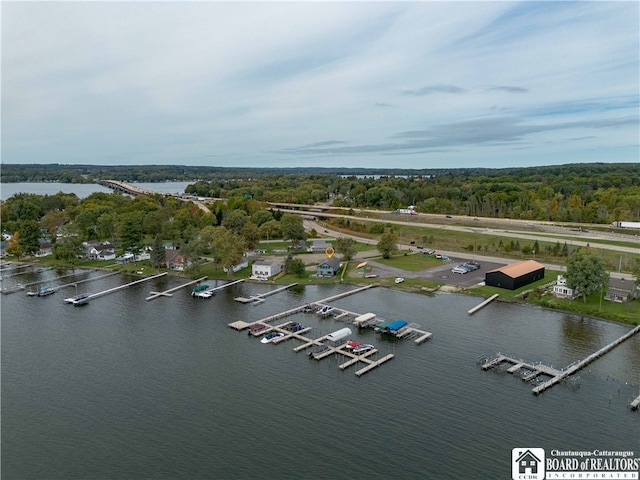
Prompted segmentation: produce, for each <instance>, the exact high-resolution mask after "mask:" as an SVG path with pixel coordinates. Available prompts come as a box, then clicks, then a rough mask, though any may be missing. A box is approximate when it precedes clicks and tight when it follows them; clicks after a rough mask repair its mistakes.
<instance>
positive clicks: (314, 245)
mask: <svg viewBox="0 0 640 480" xmlns="http://www.w3.org/2000/svg"><path fill="white" fill-rule="evenodd" d="M329 247H331V244H330V243H327V241H326V240H323V239H320V240H311V245H310V246H308V247H307V251H308V252H312V253H321V252H324V251H325V250H326V249H327V248H329Z"/></svg>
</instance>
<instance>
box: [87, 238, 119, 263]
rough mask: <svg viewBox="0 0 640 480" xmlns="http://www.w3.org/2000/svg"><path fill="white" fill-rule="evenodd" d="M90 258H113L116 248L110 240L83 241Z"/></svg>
mask: <svg viewBox="0 0 640 480" xmlns="http://www.w3.org/2000/svg"><path fill="white" fill-rule="evenodd" d="M85 246H86V247H87V257H89V259H90V260H115V258H116V250H115V248H114V246H113V245H112V244H111V242H103V243H85Z"/></svg>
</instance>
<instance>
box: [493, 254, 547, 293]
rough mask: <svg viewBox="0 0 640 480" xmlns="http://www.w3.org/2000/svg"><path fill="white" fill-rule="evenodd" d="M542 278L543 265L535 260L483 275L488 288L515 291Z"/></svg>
mask: <svg viewBox="0 0 640 480" xmlns="http://www.w3.org/2000/svg"><path fill="white" fill-rule="evenodd" d="M543 278H544V265H542V264H541V263H538V262H536V261H535V260H525V261H523V262H517V263H512V264H510V265H506V266H504V267H500V268H496V269H494V270H491V271H489V272H487V273H485V276H484V283H485V285H487V286H490V287H500V288H506V289H508V290H516V289H518V288H520V287H524V286H525V285H528V284H530V283H533V282H535V281H537V280H541V279H543Z"/></svg>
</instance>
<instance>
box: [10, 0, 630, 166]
mask: <svg viewBox="0 0 640 480" xmlns="http://www.w3.org/2000/svg"><path fill="white" fill-rule="evenodd" d="M2 9H3V11H2V72H3V77H2V80H3V82H2V87H3V89H2V126H3V142H2V153H3V156H2V158H3V161H4V162H7V163H48V162H51V161H57V162H62V163H113V161H114V160H113V159H126V161H127V162H129V163H131V164H141V163H190V164H196V163H201V164H207V163H211V162H212V157H211V156H212V155H214V157H213V158H214V160H213V161H215V162H216V163H215V164H216V165H227V164H228V165H246V166H251V165H256V166H265V165H273V166H278V165H291V163H290V162H291V156H292V154H293V152H295V155H296V157H295V158H296V160H297V161H299V162H300V164H305V165H314V164H315V165H322V164H325V162H327V159H326V157H327V156H330V158H331V159H332V161H334V162H336V164H338V165H340V164H343V165H345V166H356V165H360V166H381V167H392V166H395V165H396V163H395V160H393V159H390V158H389V156H388V154H390V153H393V154H394V155H395V154H396V153H395V152H402V153H403V155H404V157H403V165H405V166H408V167H411V166H413V167H416V168H418V167H423V166H425V163H431V162H434V163H437V162H440V163H442V164H447V165H454V166H455V165H457V166H465V165H470V164H472V165H478V160H479V159H480V161H482V162H487V163H486V165H484V166H498V165H504V164H505V163H504V162H505V161H508V162H513V163H514V164H515V163H516V162H519V160H517V159H516V157H518V155H519V154H517V153H514V146H513V145H512V143H513V139H514V138H517V139H518V142H521V143H522V144H523V145H526V146H527V148H528V149H529V151H528V152H527V154H526V155H524V154H521V158H522V159H524V160H523V161H526V162H530V163H537V164H546V163H567V162H569V161H578V160H579V159H580V158H592V159H593V161H637V158H638V143H639V142H638V125H637V122H636V123H635V124H634V123H633V121H629V119H631V120H633V119H634V118H635V119H637V117H638V97H639V92H638V85H639V83H640V81H639V78H638V57H639V48H638V42H637V38H638V33H639V20H638V13H639V7H638V4H637V2H576V3H572V2H531V1H528V2H521V3H507V2H468V3H466V2H420V3H415V2H407V3H404V2H396V3H387V2H384V3H382V2H381V3H377V2H372V3H360V2H318V3H316V2H276V3H271V2H268V3H267V2H246V3H244V2H219V3H218V2H199V3H196V2H194V3H191V2H166V3H164V2H160V3H156V2H154V3H146V2H87V3H83V2H76V3H67V2H63V3H57V2H51V3H46V2H38V3H35V2H34V3H31V2H15V3H14V2H5V3H3V5H2ZM381 106H384V107H385V108H381ZM506 118H511V119H512V121H511V123H509V122H507V123H505V120H504V119H506ZM597 121H600V123H598V122H597ZM469 125H474V126H475V127H474V130H473V135H472V136H471V137H472V138H470V137H469V135H470V132H469V130H468V126H469ZM568 125H572V127H571V128H569V127H568ZM463 126H467V129H465V128H463ZM482 128H484V130H483V129H482ZM451 129H453V130H451ZM419 131H422V132H429V135H431V136H434V138H432V139H431V141H430V142H426V143H425V144H421V145H416V146H415V148H407V144H406V143H405V144H402V143H401V142H403V141H404V142H406V132H419ZM483 136H484V137H483ZM494 136H498V137H500V136H504V138H505V139H507V141H506V142H497V141H496V142H493V143H492V142H490V140H492V139H494ZM402 138H404V140H399V139H402ZM483 138H484V139H485V141H482V139H483ZM576 138H580V139H582V140H580V141H576V140H572V139H576ZM489 143H491V148H490V154H488V152H489V148H488V146H487V145H488V144H489ZM305 145H306V146H308V147H306V148H301V147H302V146H305ZM634 145H635V147H634ZM443 147H446V148H443ZM634 148H635V150H634ZM585 149H586V151H585ZM585 152H586V153H585ZM257 159H259V160H257ZM505 159H507V160H505ZM120 161H121V160H120ZM314 162H315V163H314ZM340 162H342V163H340ZM490 162H494V163H490Z"/></svg>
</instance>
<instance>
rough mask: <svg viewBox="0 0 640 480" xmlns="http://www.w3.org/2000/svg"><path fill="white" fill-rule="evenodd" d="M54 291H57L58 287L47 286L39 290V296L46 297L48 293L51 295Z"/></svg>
mask: <svg viewBox="0 0 640 480" xmlns="http://www.w3.org/2000/svg"><path fill="white" fill-rule="evenodd" d="M52 293H56V289H55V288H53V287H49V286H45V287H42V288H41V289H40V290H39V291H38V296H39V297H46V296H47V295H51V294H52Z"/></svg>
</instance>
